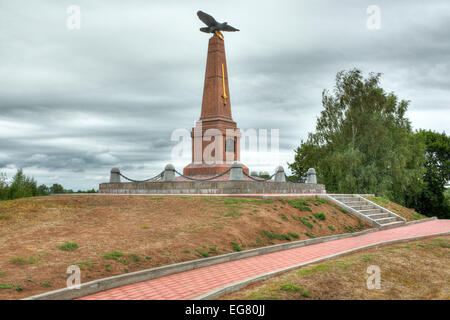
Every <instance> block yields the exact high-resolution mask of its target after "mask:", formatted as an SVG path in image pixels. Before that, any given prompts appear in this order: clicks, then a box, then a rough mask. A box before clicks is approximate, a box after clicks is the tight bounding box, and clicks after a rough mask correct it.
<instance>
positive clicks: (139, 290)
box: [81, 220, 450, 300]
mask: <svg viewBox="0 0 450 320" xmlns="http://www.w3.org/2000/svg"><path fill="white" fill-rule="evenodd" d="M445 232H450V220H432V221H428V222H424V223H417V224H412V225H407V226H404V227H399V228H393V229H388V230H383V231H376V232H372V233H368V234H365V235H361V236H357V237H351V238H346V239H340V240H335V241H329V242H323V243H319V244H315V245H311V246H307V247H299V248H295V249H290V250H285V251H279V252H274V253H269V254H265V255H261V256H256V257H251V258H245V259H241V260H236V261H231V262H226V263H222V264H217V265H212V266H209V267H203V268H199V269H194V270H190V271H186V272H182V273H177V274H172V275H168V276H165V277H162V278H157V279H152V280H148V281H144V282H138V283H134V284H131V285H127V286H123V287H118V288H114V289H110V290H106V291H102V292H98V293H95V294H92V295H89V296H86V297H83V298H81V299H86V300H91V299H92V300H96V299H100V300H123V299H129V300H134V299H136V300H146V299H150V300H157V299H161V300H176V299H193V298H195V297H198V296H200V295H202V294H205V293H207V292H210V291H212V290H215V289H218V288H220V287H223V286H226V285H230V284H233V283H236V282H239V281H243V280H246V279H250V278H253V277H256V276H260V275H263V274H266V273H270V272H274V271H277V270H281V269H284V268H288V267H290V266H295V265H298V264H301V263H306V262H308V261H314V260H317V259H320V258H325V257H330V256H333V255H336V254H339V253H342V252H345V251H349V250H355V249H358V248H362V247H365V246H370V245H374V244H383V243H385V242H388V241H392V240H400V239H413V238H415V237H420V236H427V235H435V234H442V233H445Z"/></svg>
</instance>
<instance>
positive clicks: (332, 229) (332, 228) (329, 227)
mask: <svg viewBox="0 0 450 320" xmlns="http://www.w3.org/2000/svg"><path fill="white" fill-rule="evenodd" d="M328 229H330V230H331V231H336V229H335V228H334V227H333V226H328Z"/></svg>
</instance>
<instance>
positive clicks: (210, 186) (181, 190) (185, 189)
mask: <svg viewBox="0 0 450 320" xmlns="http://www.w3.org/2000/svg"><path fill="white" fill-rule="evenodd" d="M99 192H100V193H112V194H264V193H326V191H325V186H324V185H323V184H313V183H292V182H272V181H271V182H259V181H160V182H121V183H102V184H100V188H99Z"/></svg>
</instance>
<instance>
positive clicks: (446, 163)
mask: <svg viewBox="0 0 450 320" xmlns="http://www.w3.org/2000/svg"><path fill="white" fill-rule="evenodd" d="M416 135H417V137H418V138H419V139H420V140H421V141H423V142H424V143H425V146H426V162H425V174H424V175H423V184H422V189H421V190H420V192H418V193H417V194H413V195H410V196H409V198H408V200H409V201H408V203H407V204H408V205H409V206H412V207H414V209H416V210H417V211H419V212H420V213H422V214H425V215H427V216H437V217H439V218H442V219H449V218H450V201H449V199H448V198H446V195H445V192H446V190H445V184H446V183H447V182H448V181H449V180H450V136H447V135H446V134H445V133H437V132H433V131H430V130H429V131H425V130H420V131H419V132H417V133H416Z"/></svg>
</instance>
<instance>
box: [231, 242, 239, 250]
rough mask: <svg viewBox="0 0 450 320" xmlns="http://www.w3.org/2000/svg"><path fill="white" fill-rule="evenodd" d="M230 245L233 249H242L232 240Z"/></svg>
mask: <svg viewBox="0 0 450 320" xmlns="http://www.w3.org/2000/svg"><path fill="white" fill-rule="evenodd" d="M231 247H232V248H233V250H234V251H242V248H241V247H240V246H239V245H238V244H237V243H236V242H232V243H231Z"/></svg>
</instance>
